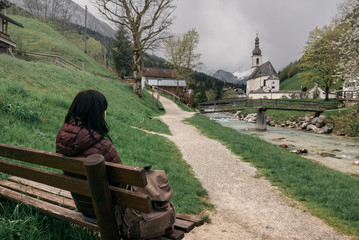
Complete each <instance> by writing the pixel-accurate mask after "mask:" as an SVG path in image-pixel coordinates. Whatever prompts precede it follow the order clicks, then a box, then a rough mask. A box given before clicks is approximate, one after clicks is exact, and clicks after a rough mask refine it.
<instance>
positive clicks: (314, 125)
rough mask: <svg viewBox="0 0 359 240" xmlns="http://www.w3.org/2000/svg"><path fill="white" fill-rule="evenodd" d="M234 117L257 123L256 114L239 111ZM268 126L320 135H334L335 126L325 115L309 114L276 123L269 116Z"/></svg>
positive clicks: (339, 132)
mask: <svg viewBox="0 0 359 240" xmlns="http://www.w3.org/2000/svg"><path fill="white" fill-rule="evenodd" d="M232 116H233V117H236V118H238V119H239V120H243V121H245V122H247V123H256V120H257V114H256V113H250V114H241V112H240V111H238V112H236V113H235V114H233V115H232ZM267 124H268V125H269V126H272V127H282V128H293V129H300V130H305V131H310V132H314V133H318V134H327V133H332V132H333V129H334V126H333V124H332V123H330V122H328V121H327V117H326V116H325V115H320V116H319V117H315V116H311V115H308V114H307V115H305V116H304V117H298V118H290V119H288V120H287V121H280V120H278V121H275V120H274V119H273V118H272V117H271V116H267ZM336 134H337V135H344V132H343V131H337V132H336Z"/></svg>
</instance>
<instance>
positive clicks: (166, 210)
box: [121, 170, 176, 239]
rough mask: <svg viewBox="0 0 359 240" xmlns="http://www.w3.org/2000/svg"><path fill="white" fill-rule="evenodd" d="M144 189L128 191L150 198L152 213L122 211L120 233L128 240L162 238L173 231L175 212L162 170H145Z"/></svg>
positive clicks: (131, 187)
mask: <svg viewBox="0 0 359 240" xmlns="http://www.w3.org/2000/svg"><path fill="white" fill-rule="evenodd" d="M146 178H147V185H146V187H145V188H139V187H134V186H130V187H128V189H130V190H132V191H134V192H139V193H144V194H147V195H149V196H150V199H151V202H152V208H153V211H152V212H151V213H148V214H146V213H142V212H138V211H136V210H133V209H129V208H126V209H123V210H122V214H121V215H122V233H123V235H124V236H125V237H127V238H130V239H148V238H155V237H159V236H162V235H164V234H166V233H169V232H171V231H172V230H173V226H174V223H175V220H176V211H175V208H174V206H173V203H172V201H171V198H172V188H171V186H170V184H169V182H168V179H167V176H166V173H165V172H164V171H162V170H146Z"/></svg>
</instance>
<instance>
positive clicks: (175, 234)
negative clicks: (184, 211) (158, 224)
mask: <svg viewBox="0 0 359 240" xmlns="http://www.w3.org/2000/svg"><path fill="white" fill-rule="evenodd" d="M164 237H166V238H169V239H173V240H180V239H183V238H184V232H183V231H180V230H177V229H175V230H173V231H172V232H170V233H168V234H166V235H165V236H164Z"/></svg>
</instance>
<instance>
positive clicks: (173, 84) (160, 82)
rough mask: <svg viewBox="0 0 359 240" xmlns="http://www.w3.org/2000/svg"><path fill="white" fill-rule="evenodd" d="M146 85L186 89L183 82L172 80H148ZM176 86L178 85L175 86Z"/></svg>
mask: <svg viewBox="0 0 359 240" xmlns="http://www.w3.org/2000/svg"><path fill="white" fill-rule="evenodd" d="M147 84H148V85H150V86H158V87H177V86H179V87H187V84H186V81H185V80H173V79H149V80H148V83H147ZM177 84H178V85H177Z"/></svg>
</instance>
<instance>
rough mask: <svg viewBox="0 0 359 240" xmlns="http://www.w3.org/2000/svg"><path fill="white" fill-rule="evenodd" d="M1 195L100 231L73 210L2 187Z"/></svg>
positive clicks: (0, 188) (0, 189)
mask: <svg viewBox="0 0 359 240" xmlns="http://www.w3.org/2000/svg"><path fill="white" fill-rule="evenodd" d="M0 194H1V195H2V196H4V197H5V198H7V199H9V200H11V201H14V202H20V203H25V204H26V205H29V206H31V207H33V208H35V209H37V210H39V211H41V212H43V213H46V214H48V215H51V216H53V217H56V218H59V219H62V220H65V221H69V222H72V223H75V224H77V225H80V226H82V227H86V228H89V229H93V230H96V231H98V226H97V225H95V224H92V223H89V222H86V221H85V220H83V219H82V215H81V213H79V212H75V211H73V210H69V209H66V208H63V207H59V206H57V205H54V204H51V203H47V202H44V201H41V200H39V199H36V198H33V197H30V196H27V195H25V194H21V193H18V192H16V191H13V190H10V189H7V188H4V187H1V186H0Z"/></svg>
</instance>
